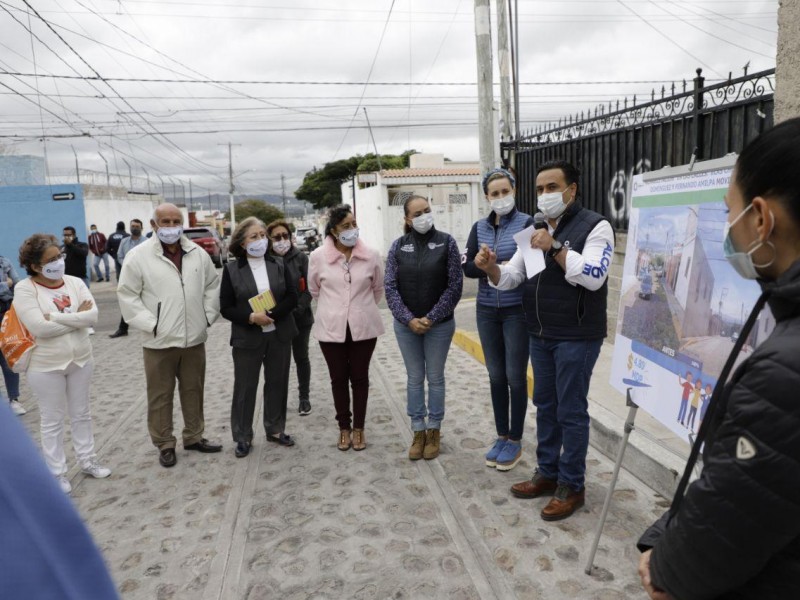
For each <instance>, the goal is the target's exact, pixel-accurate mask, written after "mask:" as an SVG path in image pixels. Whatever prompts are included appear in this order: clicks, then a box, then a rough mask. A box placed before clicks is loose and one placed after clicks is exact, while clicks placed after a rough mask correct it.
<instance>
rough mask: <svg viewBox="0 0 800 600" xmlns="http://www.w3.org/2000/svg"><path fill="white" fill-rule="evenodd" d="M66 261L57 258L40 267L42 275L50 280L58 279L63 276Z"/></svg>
mask: <svg viewBox="0 0 800 600" xmlns="http://www.w3.org/2000/svg"><path fill="white" fill-rule="evenodd" d="M66 268H67V267H66V263H65V262H64V259H63V258H59V259H58V260H56V261H53V262H49V263H47V264H46V265H44V266H43V267H42V275H44V276H45V277H47V278H48V279H50V280H51V281H58V280H59V279H61V278H62V277H64V271H65V270H66Z"/></svg>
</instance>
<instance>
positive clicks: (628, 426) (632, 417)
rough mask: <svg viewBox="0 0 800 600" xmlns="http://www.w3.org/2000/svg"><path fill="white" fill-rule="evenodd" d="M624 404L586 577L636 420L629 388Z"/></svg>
mask: <svg viewBox="0 0 800 600" xmlns="http://www.w3.org/2000/svg"><path fill="white" fill-rule="evenodd" d="M625 404H626V405H627V406H628V408H629V410H628V418H627V419H626V420H625V433H624V434H623V436H622V443H621V444H620V446H619V452H618V453H617V462H616V463H615V464H614V473H613V474H612V475H611V481H610V482H609V484H608V492H607V493H606V499H605V502H603V511H602V512H601V513H600V523H599V524H598V526H597V533H595V536H594V542H593V543H592V549H591V550H590V551H589V560H588V562H587V563H586V569H584V571H585V573H586V574H587V575H591V574H592V567H594V557H595V555H596V554H597V546H598V545H599V544H600V536H601V535H603V527H605V524H606V518H608V510H609V509H610V508H611V497H612V496H613V495H614V488H615V487H616V486H617V479H618V478H619V470H620V467H622V459H623V457H624V456H625V449H626V448H627V446H628V438H629V437H630V435H631V431H633V428H634V425H633V422H634V421H635V420H636V411H637V410H638V409H639V407H638V406H637V405H636V403H635V402H634V401H633V399H632V398H631V388H628V389H627V390H626V392H625Z"/></svg>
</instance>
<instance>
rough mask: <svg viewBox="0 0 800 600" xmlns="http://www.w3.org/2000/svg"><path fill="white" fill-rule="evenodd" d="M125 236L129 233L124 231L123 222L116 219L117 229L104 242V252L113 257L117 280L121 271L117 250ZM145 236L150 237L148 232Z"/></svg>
mask: <svg viewBox="0 0 800 600" xmlns="http://www.w3.org/2000/svg"><path fill="white" fill-rule="evenodd" d="M151 233H152V232H151ZM126 237H129V234H128V232H127V231H125V222H124V221H118V222H117V230H116V231H115V232H114V233H112V234H111V235H110V236H108V241H107V242H106V252H107V253H108V255H109V256H110V257H111V258H113V259H114V267H115V268H116V270H117V281H119V273H120V271H122V263H121V262H119V261H118V260H117V251H118V250H119V245H120V244H121V243H122V240H124V239H125V238H126ZM147 237H150V234H148V235H147Z"/></svg>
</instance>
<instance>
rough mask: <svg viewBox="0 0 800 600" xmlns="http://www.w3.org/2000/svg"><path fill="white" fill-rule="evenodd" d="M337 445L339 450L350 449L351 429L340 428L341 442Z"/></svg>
mask: <svg viewBox="0 0 800 600" xmlns="http://www.w3.org/2000/svg"><path fill="white" fill-rule="evenodd" d="M336 447H337V448H339V450H349V449H350V430H349V429H340V430H339V443H338V444H336Z"/></svg>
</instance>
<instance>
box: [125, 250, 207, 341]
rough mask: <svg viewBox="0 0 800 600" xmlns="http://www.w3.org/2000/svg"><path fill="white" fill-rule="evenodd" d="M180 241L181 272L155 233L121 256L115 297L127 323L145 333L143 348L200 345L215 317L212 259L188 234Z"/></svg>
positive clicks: (204, 339)
mask: <svg viewBox="0 0 800 600" xmlns="http://www.w3.org/2000/svg"><path fill="white" fill-rule="evenodd" d="M180 243H181V248H182V249H183V251H184V255H183V259H182V263H181V271H180V272H179V271H178V269H176V268H175V265H174V264H173V263H172V261H171V260H170V259H169V258H167V257H166V256H164V249H163V247H162V246H161V242H160V241H159V239H158V237H157V236H155V235H154V236H153V237H152V238H150V239H149V240H148V241H147V242H145V243H143V244H141V245H139V246H137V247H136V248H134V249H133V250H131V251H130V252H129V253H128V254H127V255H126V256H125V268H123V269H122V273H121V274H120V279H119V285H118V286H117V298H118V299H119V307H120V309H121V310H122V317H123V318H124V319H125V322H126V323H128V325H130V326H131V327H133V328H134V329H138V330H140V331H143V332H144V333H145V336H144V347H145V348H152V349H163V348H191V347H192V346H197V345H198V344H202V343H203V342H205V341H206V338H207V337H208V333H207V329H208V327H209V326H210V325H211V324H212V323H213V322H214V321H216V320H217V317H219V282H220V278H219V275H218V274H217V270H216V268H215V267H214V264H213V263H212V262H211V258H210V257H209V256H208V254H207V253H206V252H205V250H203V249H202V248H200V246H198V245H197V244H195V243H193V242H191V241H189V240H188V239H187V238H186V237H181V240H180Z"/></svg>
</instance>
